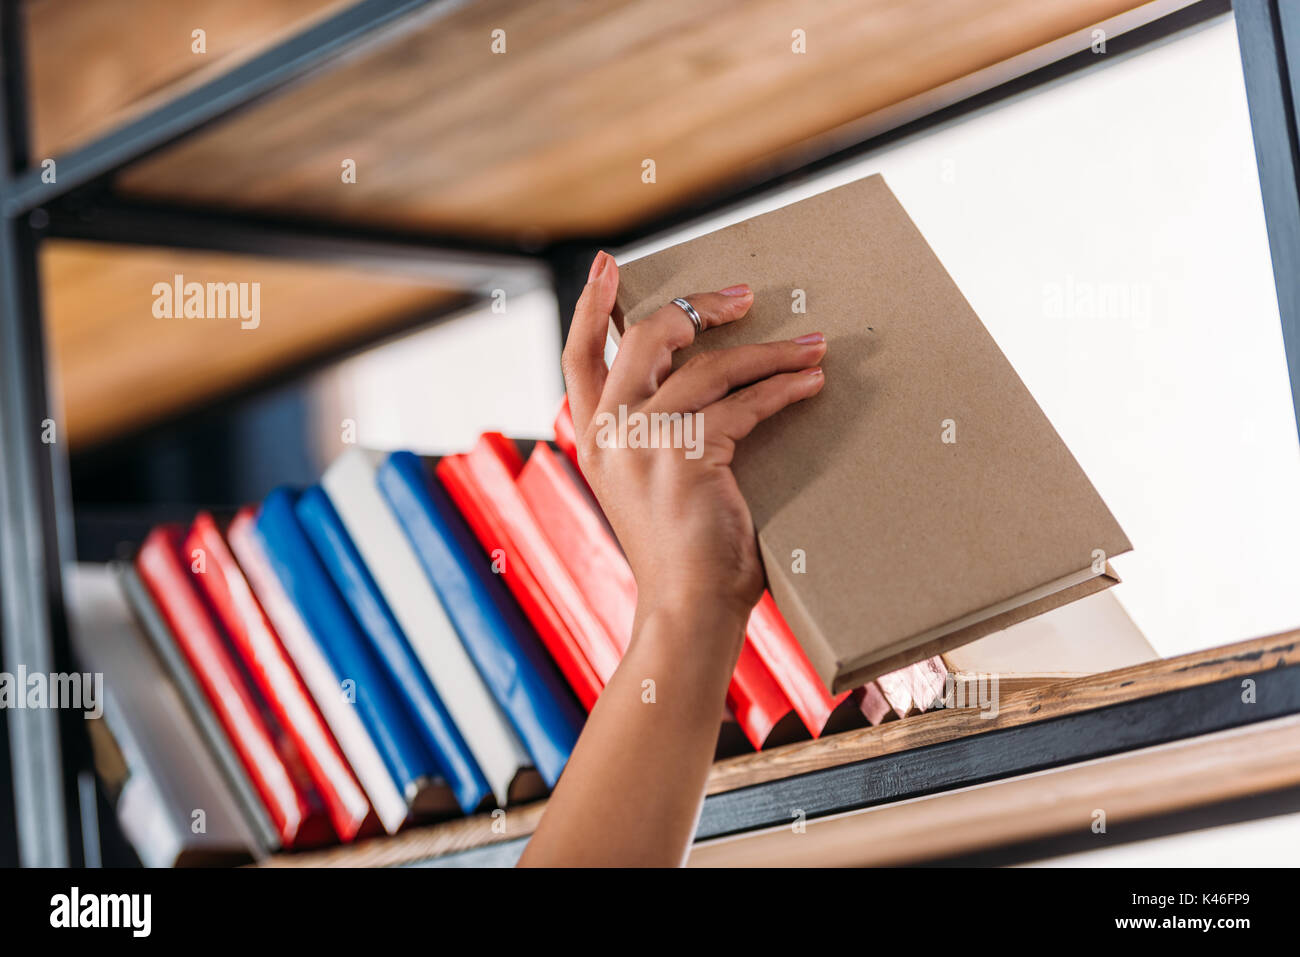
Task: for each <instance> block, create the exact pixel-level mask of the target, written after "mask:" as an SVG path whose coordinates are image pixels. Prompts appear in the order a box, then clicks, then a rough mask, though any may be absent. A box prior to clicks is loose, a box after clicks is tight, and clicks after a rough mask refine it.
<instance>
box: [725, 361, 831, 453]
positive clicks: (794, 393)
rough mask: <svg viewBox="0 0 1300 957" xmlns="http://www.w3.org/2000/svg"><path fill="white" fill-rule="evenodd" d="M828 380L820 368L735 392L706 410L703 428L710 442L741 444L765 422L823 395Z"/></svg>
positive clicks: (781, 376) (764, 381) (765, 381)
mask: <svg viewBox="0 0 1300 957" xmlns="http://www.w3.org/2000/svg"><path fill="white" fill-rule="evenodd" d="M825 381H826V378H825V376H823V375H822V370H821V369H820V368H818V367H813V368H811V369H802V370H800V371H799V372H784V373H781V374H780V375H774V376H772V377H771V378H768V379H764V380H762V381H761V382H755V383H754V384H753V385H751V386H746V387H745V388H743V389H741V390H739V391H738V392H733V393H732V394H731V395H729V396H727V397H726V398H725V399H719V400H718V401H717V402H715V403H713V404H712V405H710V406H709V407H708V408H706V409H704V411H703V412H702V413H701V414H702V415H703V416H704V427H705V428H706V429H707V430H708V433H709V437H710V439H718V438H721V439H729V440H731V442H732V443H735V442H738V441H740V440H741V439H743V438H744V437H745V436H747V435H749V433H750V432H752V431H754V427H755V426H757V425H758V423H760V422H762V421H763V420H764V419H769V418H771V417H772V416H774V415H776V413H778V412H780V411H781V410H782V409H784V408H785V407H786V406H788V405H792V404H794V403H795V402H799V401H801V400H803V399H807V398H808V397H809V396H814V395H816V394H817V393H818V392H820V391H821V388H822V385H823V384H824V383H825Z"/></svg>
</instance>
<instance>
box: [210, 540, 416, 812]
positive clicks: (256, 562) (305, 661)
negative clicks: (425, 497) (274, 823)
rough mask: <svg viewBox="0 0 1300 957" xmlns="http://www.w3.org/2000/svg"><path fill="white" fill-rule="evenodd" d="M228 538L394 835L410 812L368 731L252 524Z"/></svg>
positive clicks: (259, 598)
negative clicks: (343, 690) (270, 560)
mask: <svg viewBox="0 0 1300 957" xmlns="http://www.w3.org/2000/svg"><path fill="white" fill-rule="evenodd" d="M227 538H228V539H229V541H230V550H231V551H232V552H234V555H235V559H236V560H237V561H238V562H239V565H240V567H241V568H242V569H243V570H244V575H245V577H246V578H247V579H248V584H249V585H250V586H251V587H252V589H253V593H254V594H255V595H256V596H257V600H258V601H259V602H260V603H261V605H262V610H263V611H265V612H266V617H267V618H268V619H269V620H270V622H271V625H272V626H273V627H274V628H275V632H276V634H277V635H278V636H279V638H280V643H281V644H283V645H284V650H285V653H286V654H288V656H289V658H290V659H291V660H292V661H293V663H294V667H296V668H297V669H298V674H299V675H301V676H302V681H303V684H305V685H306V686H307V690H308V691H309V692H310V693H311V696H312V698H313V699H314V700H315V702H316V706H317V707H318V708H320V713H321V717H322V718H324V719H325V723H326V724H327V725H328V726H329V729H330V732H331V733H332V734H333V735H334V740H335V741H337V742H338V744H339V750H341V751H342V752H343V756H344V757H345V758H347V759H348V764H350V765H351V766H352V773H353V774H355V775H356V776H357V781H358V782H360V784H361V788H362V790H364V791H365V792H366V797H368V798H369V799H370V806H371V807H373V808H374V809H375V814H376V816H378V818H379V822H380V824H382V825H383V827H384V830H385V831H387V832H388V833H389V834H393V833H396V831H397V830H398V828H400V827H401V826H402V824H403V823H404V822H405V821H406V819H407V817H408V816H409V815H410V811H411V809H410V808H409V807H408V805H407V801H406V799H405V798H404V797H403V796H402V792H401V791H400V790H399V789H398V787H397V782H396V781H394V780H393V776H392V775H391V774H390V773H389V771H388V766H387V765H386V764H384V759H383V757H382V756H381V755H380V753H379V749H378V748H376V747H375V743H374V741H373V740H372V739H371V737H370V732H369V731H367V730H366V727H365V725H364V724H363V723H362V721H361V718H360V717H359V716H358V715H357V712H356V709H355V708H353V706H352V705H351V704H350V703H349V702H348V701H347V700H346V699H345V698H344V697H343V692H342V687H343V685H342V683H341V682H340V681H339V678H338V676H337V675H336V674H335V673H334V669H333V667H331V665H330V663H329V661H327V660H326V658H325V655H324V654H322V652H321V650H320V647H319V646H318V645H317V644H316V639H315V638H314V637H312V634H311V631H310V629H308V627H307V623H306V622H304V621H303V620H302V616H301V615H299V614H298V609H296V608H295V607H294V605H293V601H292V600H291V599H290V598H289V596H288V594H286V593H285V590H284V586H283V585H281V584H280V580H279V579H278V578H276V576H275V572H274V571H272V570H271V565H270V562H269V561H268V560H267V557H266V554H265V553H264V552H263V551H262V547H261V546H260V545H259V544H258V542H257V538H256V536H255V535H254V534H253V528H252V522H251V521H245V520H243V519H242V518H241V519H236V520H235V521H234V522H233V523H232V524H231V526H230V529H229V531H228V532H227Z"/></svg>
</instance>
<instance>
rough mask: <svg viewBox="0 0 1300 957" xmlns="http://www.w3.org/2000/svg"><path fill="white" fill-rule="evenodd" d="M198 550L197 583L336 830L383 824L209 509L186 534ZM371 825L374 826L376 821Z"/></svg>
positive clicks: (349, 833) (350, 834) (347, 833)
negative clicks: (290, 741) (201, 562)
mask: <svg viewBox="0 0 1300 957" xmlns="http://www.w3.org/2000/svg"><path fill="white" fill-rule="evenodd" d="M200 550H201V551H202V552H203V554H204V556H205V568H204V572H203V574H196V575H195V576H194V577H195V580H196V581H197V582H198V585H199V589H200V590H201V591H202V592H203V593H204V594H205V595H206V596H207V598H208V601H209V602H210V603H211V605H212V607H213V609H214V610H215V611H216V613H217V617H218V619H219V620H220V621H221V624H222V625H223V626H224V627H225V630H226V634H227V635H229V636H230V639H231V643H232V645H233V646H234V650H235V652H236V654H237V655H238V656H239V657H240V658H241V659H242V661H243V665H244V668H245V669H246V671H247V673H248V674H249V675H250V676H251V677H252V679H253V683H254V684H255V685H256V686H257V690H258V691H260V692H261V695H262V697H263V698H264V699H265V700H266V702H267V704H268V705H270V708H271V711H272V712H273V713H274V714H275V717H276V719H277V721H278V722H279V724H280V725H281V727H283V728H284V729H285V731H286V732H287V733H288V735H289V737H290V738H292V739H293V743H294V745H295V747H296V748H297V751H298V754H300V755H301V756H302V762H303V765H304V766H305V768H306V770H307V774H308V775H309V776H310V777H311V780H312V782H313V784H315V786H316V790H317V792H318V793H319V794H320V796H321V798H322V799H323V800H324V802H325V808H326V810H327V811H328V813H329V817H330V821H331V822H332V823H333V825H334V830H335V831H337V832H338V835H339V837H340V838H342V839H343V840H344V841H351V840H352V839H353V838H355V837H356V836H357V834H358V833H359V832H360V831H361V830H362V828H363V827H364V826H365V825H366V823H367V818H370V819H371V824H372V825H378V823H379V822H378V819H377V818H373V817H371V814H370V802H369V801H368V800H367V799H366V796H365V793H364V792H363V791H362V790H361V785H360V784H358V783H357V779H356V778H355V777H354V776H353V774H352V769H351V768H350V767H348V763H347V761H346V760H345V759H344V757H343V753H342V752H341V751H340V750H339V746H338V743H337V742H336V741H335V740H334V736H333V735H332V734H330V731H329V728H327V727H326V725H325V720H324V719H323V718H322V717H321V714H320V711H319V710H317V708H316V703H315V702H314V701H313V700H312V698H311V695H309V694H308V693H307V689H306V687H305V686H304V685H303V683H302V678H301V677H300V676H299V675H298V671H297V669H296V668H294V666H293V663H292V662H291V661H290V660H289V656H288V654H287V653H286V652H285V650H284V646H283V645H281V644H280V639H279V637H278V636H277V635H276V633H275V629H274V628H273V627H272V626H271V622H270V621H269V620H268V619H267V617H266V613H265V612H264V611H263V610H262V606H261V604H260V603H259V602H258V600H257V598H256V596H254V594H253V590H252V588H251V587H250V586H249V584H248V579H246V578H245V577H244V572H243V570H242V569H241V568H240V567H239V563H238V562H237V561H236V560H235V556H234V554H232V552H231V551H230V546H229V545H228V544H227V542H226V538H225V536H224V535H223V534H222V532H221V529H220V528H219V527H218V526H217V523H216V521H215V520H214V519H213V517H212V515H211V514H209V513H208V512H200V513H199V515H198V517H197V518H195V519H194V524H193V525H191V526H190V532H189V535H188V536H187V537H186V539H185V554H187V555H191V556H192V555H194V554H196V552H198V551H200ZM191 569H193V566H191ZM370 830H371V831H374V830H375V828H374V826H372V827H371V828H370Z"/></svg>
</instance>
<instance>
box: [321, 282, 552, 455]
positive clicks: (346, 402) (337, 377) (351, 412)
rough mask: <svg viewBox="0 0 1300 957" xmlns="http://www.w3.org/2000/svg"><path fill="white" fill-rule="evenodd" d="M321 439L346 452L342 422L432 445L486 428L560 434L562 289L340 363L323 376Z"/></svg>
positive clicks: (420, 447)
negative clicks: (554, 429)
mask: <svg viewBox="0 0 1300 957" xmlns="http://www.w3.org/2000/svg"><path fill="white" fill-rule="evenodd" d="M319 395H320V423H319V431H320V434H321V440H320V445H321V447H322V451H323V452H324V454H325V459H326V461H328V459H329V458H330V457H331V456H332V455H334V454H337V453H338V451H339V431H340V430H339V423H340V422H341V421H342V420H343V419H345V418H347V419H352V420H353V421H354V422H355V423H356V441H357V444H359V445H362V446H367V447H370V448H382V449H399V448H404V449H411V450H413V451H417V452H422V453H426V454H442V453H447V452H463V451H465V450H466V449H468V448H470V447H471V446H472V445H473V444H474V442H475V441H476V440H477V439H478V437H479V434H480V433H481V432H485V431H489V430H496V431H499V432H504V433H506V434H507V435H511V436H516V437H521V438H540V437H542V436H549V435H551V426H552V423H553V422H554V421H555V413H556V410H557V409H558V408H559V405H560V400H561V399H562V398H563V396H564V380H563V378H562V377H561V374H560V330H559V322H558V319H557V314H556V308H555V297H554V296H553V295H552V294H551V292H550V290H537V291H534V292H530V293H526V294H524V295H520V296H517V297H514V298H510V299H507V300H506V302H505V311H504V312H503V313H494V312H492V311H491V310H490V309H486V308H485V309H475V310H472V311H469V312H466V313H465V314H464V315H462V316H459V317H457V318H455V319H452V320H449V321H447V322H444V323H442V324H440V325H437V326H434V327H432V328H429V329H426V330H423V331H421V332H417V333H413V334H411V335H409V336H404V337H402V338H401V339H399V340H397V341H395V342H392V343H389V344H387V345H384V346H380V347H378V348H376V349H372V350H370V351H368V352H365V353H363V354H362V355H359V356H356V357H354V358H352V359H349V360H347V361H346V362H343V363H340V364H339V365H338V367H336V368H335V369H334V370H333V371H332V372H331V373H329V374H327V375H326V376H325V377H324V378H323V380H322V385H321V389H320V391H319Z"/></svg>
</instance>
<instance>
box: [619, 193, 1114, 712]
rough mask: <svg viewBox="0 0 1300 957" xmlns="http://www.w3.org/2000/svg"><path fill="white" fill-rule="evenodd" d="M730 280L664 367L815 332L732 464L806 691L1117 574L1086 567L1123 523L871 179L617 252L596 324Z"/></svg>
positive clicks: (1102, 564)
mask: <svg viewBox="0 0 1300 957" xmlns="http://www.w3.org/2000/svg"><path fill="white" fill-rule="evenodd" d="M740 282H744V283H748V284H749V285H750V286H751V288H753V290H754V305H753V307H752V308H751V310H750V313H749V315H748V316H746V317H745V318H744V319H741V320H740V321H738V322H735V323H731V324H729V325H725V326H722V327H720V328H716V329H710V330H707V331H705V332H704V333H703V334H702V335H701V336H700V337H699V338H698V340H697V341H696V342H695V344H693V345H692V346H690V347H688V348H687V349H684V350H682V351H680V352H678V353H677V355H676V357H675V360H674V361H675V365H680V364H681V363H683V362H685V361H686V360H687V359H689V358H690V357H691V356H692V355H693V354H695V353H696V352H698V351H701V350H708V349H722V348H726V347H728V346H734V345H740V344H742V343H750V342H762V341H767V340H774V339H788V338H793V337H794V336H797V335H800V334H801V333H805V332H813V331H820V332H823V333H825V335H826V338H827V341H828V343H829V348H828V350H827V354H826V358H825V360H824V361H823V367H824V369H825V371H826V387H825V388H824V389H823V390H822V392H821V394H820V395H818V396H815V397H814V398H812V399H809V400H807V401H805V402H802V403H799V404H797V405H795V406H792V407H791V408H789V409H787V410H785V411H783V412H781V413H780V414H779V415H777V416H775V417H774V418H773V419H770V420H768V421H766V422H764V423H762V424H760V425H759V426H758V428H757V429H755V430H754V432H753V433H752V434H751V435H750V436H749V437H748V438H747V439H745V440H744V441H743V442H742V443H741V444H740V446H739V448H738V449H737V452H736V458H735V463H734V468H735V472H736V477H737V480H738V481H739V483H740V488H741V490H742V491H743V492H744V494H745V498H746V500H747V501H748V503H749V506H750V509H751V511H752V512H753V515H754V523H755V527H756V528H757V530H758V541H759V550H760V553H761V555H762V557H763V562H764V566H765V568H766V571H767V576H768V583H769V587H770V588H771V591H772V594H773V596H774V597H775V599H776V602H777V604H778V606H779V607H780V609H781V611H782V613H783V614H784V615H785V617H786V619H787V620H788V621H789V623H790V626H791V628H792V629H793V631H794V633H795V634H796V635H797V636H798V638H799V640H800V642H801V643H802V644H803V646H804V649H805V650H806V651H807V653H808V656H809V658H810V659H811V660H812V662H813V664H814V666H815V667H816V668H817V671H818V674H819V675H820V676H821V677H822V679H823V680H824V681H825V682H826V684H827V686H828V687H830V688H832V689H833V690H835V691H839V690H842V689H844V688H851V687H856V686H858V685H861V684H862V683H863V682H865V681H867V680H870V679H872V678H874V677H876V676H878V675H880V674H884V673H886V672H889V671H892V670H895V669H897V668H899V667H902V666H904V665H907V664H909V663H911V662H913V661H916V660H919V659H921V658H924V657H928V656H930V655H934V654H939V653H941V652H943V651H946V650H948V649H950V648H954V647H957V646H959V645H962V644H965V643H966V642H969V641H973V640H975V639H976V638H979V637H981V636H983V635H985V634H988V633H990V632H993V631H996V630H999V629H1002V628H1006V627H1007V626H1008V625H1010V624H1013V623H1015V622H1016V621H1020V620H1023V619H1025V618H1029V617H1032V616H1034V615H1037V614H1041V613H1042V612H1044V611H1047V610H1049V609H1051V608H1054V607H1058V606H1060V605H1063V604H1065V603H1066V602H1069V601H1073V600H1075V599H1077V598H1081V597H1083V596H1084V595H1087V594H1092V593H1095V592H1097V591H1100V590H1101V589H1103V588H1107V587H1109V586H1110V585H1113V584H1114V583H1115V582H1116V581H1117V580H1118V579H1117V578H1116V577H1115V575H1114V573H1113V572H1112V571H1111V570H1110V568H1109V566H1108V565H1107V560H1108V559H1109V558H1111V557H1112V556H1114V555H1118V554H1121V553H1123V552H1127V551H1129V550H1130V549H1131V545H1130V544H1129V541H1128V538H1127V537H1126V536H1125V534H1124V532H1123V530H1122V529H1121V528H1120V527H1119V524H1118V523H1117V522H1116V521H1115V518H1114V517H1113V516H1112V515H1111V513H1110V511H1109V510H1108V509H1107V507H1106V505H1105V503H1104V502H1103V501H1102V499H1101V497H1100V495H1098V493H1097V491H1096V489H1094V488H1093V486H1092V483H1091V482H1090V481H1089V480H1088V477H1087V476H1086V475H1085V474H1084V472H1083V469H1082V468H1081V467H1080V465H1079V463H1078V462H1077V461H1076V460H1075V458H1074V456H1073V455H1072V454H1071V453H1070V451H1069V449H1067V448H1066V446H1065V443H1064V442H1063V441H1062V440H1061V438H1060V436H1059V435H1058V434H1057V433H1056V430H1055V429H1054V428H1053V427H1052V425H1051V423H1050V422H1049V421H1048V419H1047V417H1046V416H1045V415H1044V413H1043V411H1042V409H1040V408H1039V406H1038V404H1037V402H1035V401H1034V398H1033V396H1031V395H1030V393H1029V391H1028V389H1026V387H1025V385H1024V383H1023V382H1021V380H1020V377H1019V376H1018V375H1017V374H1016V372H1015V370H1014V369H1013V368H1012V367H1011V364H1010V362H1008V361H1007V358H1006V357H1005V356H1004V355H1003V354H1002V351H1001V350H1000V349H999V348H998V346H997V344H996V343H995V342H994V341H993V338H992V337H991V336H990V335H989V333H988V330H987V329H985V327H984V325H983V323H982V322H981V321H980V319H979V317H978V316H977V315H976V314H975V312H974V310H973V309H972V308H971V306H970V304H969V303H967V301H966V299H965V298H964V297H963V296H962V294H961V291H960V290H959V289H958V288H957V286H956V284H955V283H954V282H953V280H952V278H951V277H950V276H949V275H948V273H947V271H946V270H945V269H944V267H943V265H942V264H941V263H940V262H939V259H938V257H937V256H936V255H935V254H934V252H933V251H932V250H931V249H930V247H929V245H928V244H927V243H926V241H925V239H924V237H923V236H922V235H921V233H920V231H919V230H918V229H917V228H916V226H915V225H914V224H913V223H912V221H911V219H910V218H909V217H908V215H907V213H906V212H905V211H904V209H903V207H902V206H901V205H900V204H899V202H898V200H897V199H896V198H895V197H894V195H893V193H892V192H891V191H890V189H889V187H888V186H886V185H885V181H884V179H883V178H882V177H880V176H879V175H876V176H871V177H868V178H866V179H862V180H859V181H857V182H854V183H850V184H849V185H847V186H842V187H840V188H838V189H834V190H830V191H828V192H825V193H821V194H819V195H817V196H813V197H811V198H809V199H806V200H804V201H802V202H798V203H794V204H792V205H790V206H786V207H784V208H782V209H778V210H775V211H773V212H770V213H766V214H764V215H761V216H758V217H755V218H753V219H749V220H746V221H744V222H741V223H737V224H735V225H733V226H729V227H727V228H725V229H721V230H718V231H717V232H714V233H711V234H709V235H707V236H702V237H700V238H698V239H694V240H691V241H689V242H685V243H682V244H680V245H677V246H673V247H671V248H669V249H665V250H662V251H660V252H657V253H654V254H652V255H649V256H646V257H644V258H642V259H639V260H636V261H634V262H631V263H628V264H626V265H624V266H621V267H620V285H619V294H618V302H617V304H616V306H615V310H614V315H613V316H612V317H611V318H612V321H613V325H614V328H615V334H616V335H617V334H618V332H619V331H620V330H621V329H622V328H625V327H626V326H627V325H631V324H633V323H636V322H637V321H639V320H641V319H643V318H645V317H646V316H648V315H649V314H650V313H652V312H654V311H655V310H656V309H658V308H660V307H661V306H663V305H664V304H665V303H668V302H670V301H671V300H672V299H673V298H674V297H676V296H686V295H689V294H691V293H695V292H704V291H708V290H714V289H721V288H725V287H727V286H730V285H732V284H734V283H740ZM801 305H802V306H803V308H804V310H805V311H798V308H799V307H800V306H801ZM703 427H704V429H706V430H707V428H708V423H707V421H706V422H704V424H703Z"/></svg>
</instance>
